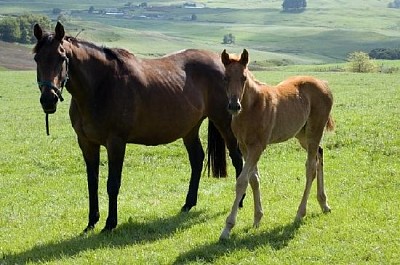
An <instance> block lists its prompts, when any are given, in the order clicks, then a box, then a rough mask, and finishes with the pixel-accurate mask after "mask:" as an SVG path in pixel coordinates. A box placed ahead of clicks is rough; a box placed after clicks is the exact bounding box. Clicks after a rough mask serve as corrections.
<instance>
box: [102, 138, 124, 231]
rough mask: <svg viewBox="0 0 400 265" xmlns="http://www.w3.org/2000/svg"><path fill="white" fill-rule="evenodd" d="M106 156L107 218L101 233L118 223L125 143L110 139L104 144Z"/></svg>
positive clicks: (117, 139) (119, 139)
mask: <svg viewBox="0 0 400 265" xmlns="http://www.w3.org/2000/svg"><path fill="white" fill-rule="evenodd" d="M106 148H107V156H108V179H107V193H108V217H107V221H106V225H105V227H104V228H103V231H109V230H112V229H114V228H115V227H116V226H117V223H118V205H117V203H118V201H117V200H118V193H119V188H120V187H121V172H122V166H123V163H124V156H125V148H126V142H125V141H124V140H123V139H121V138H118V137H110V138H109V139H108V140H107V143H106Z"/></svg>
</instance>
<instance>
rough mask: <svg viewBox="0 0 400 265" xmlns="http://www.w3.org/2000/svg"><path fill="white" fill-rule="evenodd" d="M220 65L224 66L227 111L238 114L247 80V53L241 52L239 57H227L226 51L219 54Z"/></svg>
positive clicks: (245, 51)
mask: <svg viewBox="0 0 400 265" xmlns="http://www.w3.org/2000/svg"><path fill="white" fill-rule="evenodd" d="M221 60H222V63H223V64H224V65H225V81H226V92H227V95H228V100H229V103H228V110H229V112H231V113H232V114H238V113H239V112H240V109H241V104H240V102H241V101H242V97H243V93H244V88H245V84H246V80H247V64H248V62H249V53H248V52H247V50H246V49H244V50H243V52H242V54H241V55H240V57H238V56H235V55H229V54H228V53H227V52H226V50H224V51H223V52H222V54H221Z"/></svg>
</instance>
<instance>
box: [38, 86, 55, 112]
mask: <svg viewBox="0 0 400 265" xmlns="http://www.w3.org/2000/svg"><path fill="white" fill-rule="evenodd" d="M57 103H58V96H57V94H56V93H55V92H54V90H53V89H46V90H45V91H43V93H42V95H41V96H40V104H41V105H42V108H43V111H44V113H46V114H52V113H54V112H56V110H57Z"/></svg>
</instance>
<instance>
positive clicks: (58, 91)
mask: <svg viewBox="0 0 400 265" xmlns="http://www.w3.org/2000/svg"><path fill="white" fill-rule="evenodd" d="M64 62H65V72H66V73H65V76H64V78H63V80H62V81H61V83H60V88H58V87H57V86H56V85H55V84H54V83H53V82H51V81H48V80H45V81H39V78H38V81H37V83H38V86H39V89H40V88H41V87H42V86H47V87H49V88H51V89H53V90H54V91H55V92H56V94H57V97H58V99H59V100H60V101H61V102H63V101H64V98H63V97H62V92H63V90H64V86H65V84H66V83H67V82H68V79H69V75H68V70H69V69H68V67H69V59H68V57H64V61H63V63H64ZM61 72H62V69H61V71H60V75H61Z"/></svg>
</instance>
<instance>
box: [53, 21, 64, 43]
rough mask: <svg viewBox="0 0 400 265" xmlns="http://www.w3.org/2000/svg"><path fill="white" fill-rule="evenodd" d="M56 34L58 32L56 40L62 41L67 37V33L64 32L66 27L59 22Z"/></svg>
mask: <svg viewBox="0 0 400 265" xmlns="http://www.w3.org/2000/svg"><path fill="white" fill-rule="evenodd" d="M55 32H56V36H55V38H56V39H57V40H59V41H62V40H63V38H64V36H65V31H64V26H63V25H62V24H61V23H60V22H57V25H56V30H55Z"/></svg>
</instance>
